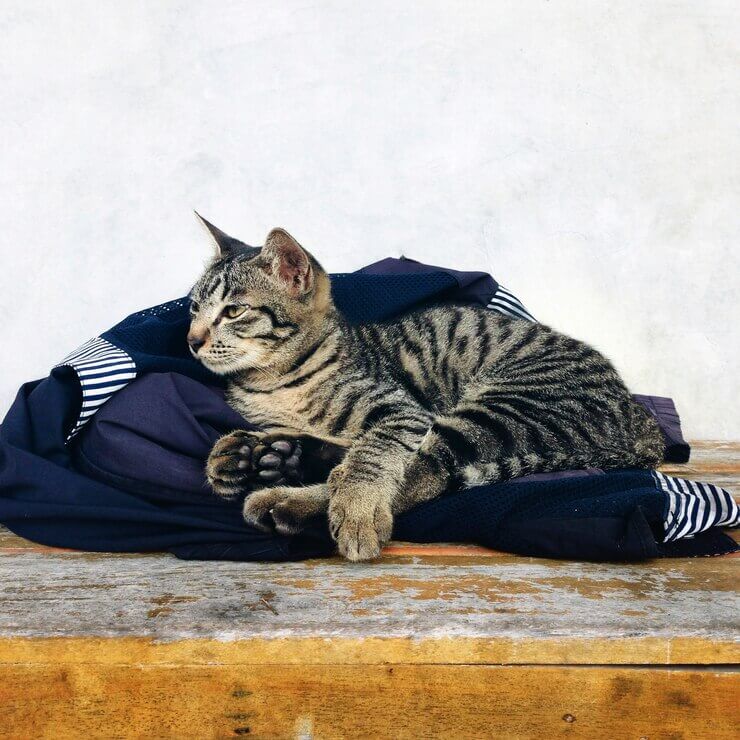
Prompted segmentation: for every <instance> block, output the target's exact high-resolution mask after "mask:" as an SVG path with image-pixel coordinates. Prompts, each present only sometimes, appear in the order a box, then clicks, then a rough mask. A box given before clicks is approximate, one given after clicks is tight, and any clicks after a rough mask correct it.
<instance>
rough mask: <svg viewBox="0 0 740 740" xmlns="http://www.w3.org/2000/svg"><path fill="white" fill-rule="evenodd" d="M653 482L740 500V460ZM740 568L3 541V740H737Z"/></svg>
mask: <svg viewBox="0 0 740 740" xmlns="http://www.w3.org/2000/svg"><path fill="white" fill-rule="evenodd" d="M694 449H695V453H694V456H693V459H692V463H691V464H690V465H687V466H670V467H666V468H665V470H667V471H669V472H674V473H677V474H682V475H685V476H686V477H695V478H697V479H702V480H710V481H713V482H717V483H719V484H721V485H723V486H725V487H727V488H729V489H731V490H734V492H735V493H736V494H737V493H740V445H738V444H730V443H708V442H704V443H695V446H694ZM739 563H740V560H738V559H737V558H735V557H732V556H728V557H719V558H699V559H685V560H660V561H653V562H650V563H645V564H641V565H609V564H589V563H566V562H558V561H551V560H540V559H535V558H522V557H514V556H509V555H503V554H501V553H496V552H493V551H490V550H485V549H483V548H476V547H468V546H456V545H449V546H439V545H437V546H419V545H405V544H402V543H394V544H393V545H392V546H390V547H388V548H387V549H386V551H385V553H384V556H383V558H382V560H381V561H380V562H379V563H374V564H350V563H346V562H343V561H340V560H338V559H328V560H315V561H309V562H305V563H286V564H278V565H268V564H258V563H252V564H249V563H244V564H240V563H227V562H219V563H210V562H185V561H180V560H177V559H175V558H174V557H170V556H167V555H102V554H89V553H78V552H70V551H62V550H55V549H51V548H45V547H41V546H39V545H34V544H32V543H29V542H26V541H24V540H21V539H19V538H17V537H14V536H13V535H11V534H10V533H8V532H3V533H0V593H1V594H2V597H1V600H0V736H2V737H13V738H31V737H54V738H61V737H90V736H92V737H104V738H117V737H141V738H157V737H178V738H179V737H183V738H184V737H196V738H210V737H238V736H250V737H300V738H311V737H316V738H327V737H348V736H352V737H356V736H362V737H394V738H398V737H404V738H405V737H408V738H429V737H454V738H460V737H480V738H490V737H502V738H519V737H522V738H531V737H543V738H551V737H559V736H568V737H581V738H596V737H609V738H634V739H635V740H638V738H649V740H656V738H682V737H685V738H712V739H716V738H733V739H734V738H737V737H738V736H740V679H739V677H738V674H737V673H736V672H735V666H736V664H737V663H738V657H739V655H740V649H739V648H738V636H739V635H740V618H739V612H738V604H739V600H738V592H737V574H738V564H739Z"/></svg>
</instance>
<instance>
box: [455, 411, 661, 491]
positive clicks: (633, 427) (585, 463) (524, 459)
mask: <svg viewBox="0 0 740 740" xmlns="http://www.w3.org/2000/svg"><path fill="white" fill-rule="evenodd" d="M630 404H631V406H630V407H629V408H628V409H626V411H627V413H629V415H630V416H629V422H628V430H629V435H630V439H631V440H632V444H631V445H629V444H627V445H624V446H623V447H622V448H621V449H616V448H615V449H611V448H600V449H591V450H588V451H584V452H581V451H579V450H573V451H568V452H546V453H530V454H526V455H516V456H508V457H502V458H500V459H499V460H496V461H493V462H488V463H483V462H476V463H472V464H470V465H466V466H465V467H464V468H463V469H462V470H461V471H460V475H459V480H460V483H461V484H462V486H463V487H465V488H470V487H472V486H480V485H484V484H486V483H499V482H502V481H506V480H510V479H511V478H521V477H523V476H525V475H532V474H534V473H553V472H556V471H561V470H583V469H586V468H599V469H602V470H619V469H622V468H642V469H645V468H654V467H656V466H657V465H659V464H660V463H662V462H663V460H664V457H665V442H664V440H663V434H662V432H661V431H660V427H659V426H658V422H657V421H656V420H655V418H654V417H653V416H652V415H651V414H650V412H649V411H647V410H646V409H645V408H644V407H642V406H640V405H639V404H638V403H636V402H634V401H632V400H631V399H630Z"/></svg>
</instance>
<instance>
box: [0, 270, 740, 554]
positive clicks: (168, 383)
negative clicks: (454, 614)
mask: <svg viewBox="0 0 740 740" xmlns="http://www.w3.org/2000/svg"><path fill="white" fill-rule="evenodd" d="M394 262H396V263H398V264H397V268H398V269H397V271H395V272H394V273H393V274H391V275H384V274H380V273H374V272H373V270H372V267H371V268H370V269H369V272H368V271H366V272H361V273H358V274H352V275H338V276H333V289H334V295H335V300H336V301H337V305H338V306H339V308H340V310H342V311H344V312H345V314H346V315H347V316H348V317H350V319H351V320H353V321H363V320H378V319H383V318H390V317H391V316H394V315H396V314H398V313H401V312H403V311H405V310H408V309H410V308H414V307H417V306H420V305H425V304H427V303H432V302H438V301H444V300H451V301H463V300H465V301H474V302H477V303H479V304H480V305H489V303H490V301H491V298H492V296H494V295H495V294H497V292H498V288H499V286H498V285H497V283H495V281H493V279H492V278H490V277H489V276H487V275H485V274H482V273H454V272H452V271H445V270H441V269H436V268H428V267H427V268H425V271H421V272H419V267H418V266H416V263H410V264H403V261H398V260H396V261H394ZM379 264H380V265H384V267H382V269H387V268H388V264H387V261H384V263H379ZM411 265H414V267H413V268H411ZM422 267H424V266H422ZM381 271H382V270H381ZM507 295H508V294H507ZM187 326H188V311H187V301H186V300H185V299H179V300H177V301H173V302H171V303H169V304H164V305H163V306H158V307H155V308H153V309H147V310H145V311H142V312H138V313H137V314H133V315H132V316H130V317H128V318H127V319H126V320H124V321H123V322H121V323H120V324H118V325H116V326H115V327H113V328H112V329H111V330H109V331H108V332H105V334H103V335H102V337H103V339H104V340H107V342H109V343H110V345H111V346H113V347H114V348H117V351H120V352H121V353H123V354H124V355H125V357H128V358H131V362H132V363H133V364H134V365H135V373H134V374H135V375H137V376H138V380H136V381H135V382H133V383H128V382H125V383H123V384H122V385H123V386H125V387H123V388H122V389H121V390H120V391H117V392H116V394H115V395H113V396H112V397H111V398H110V400H107V401H106V403H104V404H102V405H100V406H99V407H98V406H94V404H95V403H96V401H95V399H94V397H93V400H87V401H85V400H83V396H82V393H81V390H80V381H81V377H80V376H79V375H78V373H76V372H75V371H74V370H73V369H72V368H71V367H59V368H56V369H55V370H53V371H52V373H51V375H50V376H49V377H48V378H46V379H44V380H41V381H35V382H31V383H27V384H25V385H24V386H23V387H22V388H21V389H20V391H19V393H18V396H17V398H16V400H15V402H14V404H13V406H12V407H11V409H10V411H9V412H8V415H7V416H6V418H5V420H4V421H3V423H2V425H1V426H0V522H2V523H3V524H5V525H6V526H8V527H9V528H10V529H11V530H12V531H14V532H16V533H17V534H19V535H21V536H24V537H27V538H29V539H32V540H35V541H37V542H41V543H44V544H47V545H53V546H59V547H70V548H76V549H84V550H93V551H107V552H136V551H159V550H165V551H169V552H172V553H174V554H176V555H177V556H179V557H187V558H202V559H211V558H219V559H234V560H286V559H300V558H305V557H313V556H320V555H326V554H329V553H331V552H332V551H333V543H332V542H331V539H330V537H329V535H328V532H327V526H326V521H325V519H324V518H322V517H319V518H317V520H316V521H314V522H313V523H312V526H310V527H309V528H308V529H307V531H306V532H304V533H302V534H301V535H298V536H295V537H282V536H279V535H271V534H265V533H263V532H260V531H258V530H255V529H253V528H251V527H248V526H247V525H246V524H245V523H244V521H243V520H242V518H241V514H240V510H239V504H238V503H226V502H223V501H221V500H219V499H217V498H215V497H214V496H213V495H212V494H211V493H210V492H209V491H208V490H207V489H205V487H204V485H203V478H202V465H203V461H204V459H205V456H206V455H207V454H208V451H209V450H210V447H211V445H212V444H213V441H215V439H216V438H217V437H218V436H219V435H220V434H221V433H223V432H225V431H230V430H231V429H233V428H235V427H243V426H245V421H244V420H243V419H241V418H240V417H239V416H238V415H237V414H236V413H235V412H234V411H233V410H231V409H230V408H229V407H228V406H227V405H226V404H225V403H224V401H223V397H222V395H221V393H220V391H219V388H218V385H219V384H220V382H221V381H220V379H218V378H216V377H214V376H212V375H211V374H210V373H208V372H207V371H206V370H205V369H204V368H203V367H202V366H201V365H199V364H198V363H196V362H195V361H193V360H192V359H191V358H190V357H189V356H188V355H187V353H186V344H185V334H186V332H187ZM108 362H109V364H113V363H116V362H119V357H118V355H115V356H114V357H113V359H110V360H108ZM82 364H83V365H84V363H82ZM114 366H115V365H114ZM93 380H95V377H93ZM92 385H93V386H94V385H95V383H93V384H92ZM88 390H89V389H88ZM86 398H90V396H89V395H88V396H86ZM86 403H87V404H93V406H91V407H90V411H89V412H84V411H83V413H89V415H88V416H87V417H86V421H87V422H89V423H87V424H86V426H84V427H83V426H79V419H80V417H81V411H80V409H81V406H82V407H83V408H84V406H85V404H86ZM671 408H672V407H671ZM76 427H77V428H79V429H81V430H82V431H81V432H80V434H79V435H78V436H77V437H75V438H74V439H73V440H72V441H71V442H70V441H69V433H70V430H71V429H73V428H76ZM679 432H680V430H679ZM679 436H680V434H679ZM687 495H688V494H687ZM676 500H679V499H676ZM668 501H669V498H668V496H667V494H666V493H665V491H664V490H663V489H662V488H661V486H660V485H659V484H658V482H657V479H656V477H655V476H654V475H653V474H652V473H651V472H649V471H621V472H611V473H602V474H594V475H587V476H583V477H580V478H576V479H574V478H571V477H568V476H564V477H560V478H556V479H548V480H537V479H535V480H528V481H523V482H522V481H520V482H511V483H506V484H498V485H495V486H481V487H478V488H475V489H471V490H468V491H464V492H460V493H453V494H449V495H446V496H443V497H440V498H439V499H436V500H434V501H430V502H428V503H425V504H423V505H421V506H419V507H416V508H415V509H413V510H412V511H409V512H407V513H405V514H403V515H401V516H399V517H398V518H397V521H396V524H395V528H394V537H395V538H397V539H403V540H408V541H416V542H449V541H459V542H473V543H478V544H481V545H487V546H490V547H495V548H498V549H503V550H508V551H510V552H515V553H519V554H523V555H535V556H538V555H539V556H548V557H568V558H579V559H594V560H637V559H643V558H648V557H656V556H661V555H674V554H720V553H723V552H729V551H732V550H734V549H735V545H734V543H733V542H732V540H730V539H729V538H728V537H726V536H725V535H723V534H722V533H721V532H719V531H718V530H716V529H709V530H707V531H703V532H697V534H696V535H695V536H694V537H693V538H692V539H690V540H687V539H682V540H677V541H675V542H669V543H663V542H662V541H661V540H662V537H663V535H664V523H665V517H666V511H667V505H668ZM681 505H683V504H681Z"/></svg>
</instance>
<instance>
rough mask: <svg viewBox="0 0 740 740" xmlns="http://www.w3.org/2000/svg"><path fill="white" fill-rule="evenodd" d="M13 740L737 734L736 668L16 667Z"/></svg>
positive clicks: (4, 703)
mask: <svg viewBox="0 0 740 740" xmlns="http://www.w3.org/2000/svg"><path fill="white" fill-rule="evenodd" d="M2 678H3V680H2V682H0V726H1V727H2V728H3V733H4V735H5V736H6V737H29V736H33V737H41V738H79V737H105V738H117V737H140V738H160V737H198V738H223V737H239V736H253V737H260V738H272V737H280V738H285V737H297V738H312V737H317V738H342V737H373V738H419V737H425V738H438V737H449V738H458V737H464V738H532V737H543V738H549V737H558V736H561V735H563V736H568V737H574V738H595V737H619V738H622V737H624V738H627V737H629V738H635V739H637V738H650V739H651V740H656V739H657V738H677V737H703V738H713V740H723V739H724V738H727V739H728V740H729V739H732V740H734V738H736V737H737V731H738V722H740V715H739V712H738V707H740V682H739V680H738V675H737V674H733V673H726V672H721V671H712V670H707V671H700V670H691V669H679V670H676V669H669V670H662V671H656V670H644V669H638V668H632V669H625V668H561V667H552V668H546V667H526V668H525V667H497V666H423V665H421V666H407V665H395V666H372V667H367V666H362V667H360V666H312V667H304V666H250V667H248V668H247V667H234V666H227V667H224V666H219V667H213V666H157V667H148V666H147V667H142V666H137V667H120V666H97V665H79V666H56V667H55V666H33V665H31V666H29V665H16V666H9V667H6V668H5V669H4V670H3V675H2Z"/></svg>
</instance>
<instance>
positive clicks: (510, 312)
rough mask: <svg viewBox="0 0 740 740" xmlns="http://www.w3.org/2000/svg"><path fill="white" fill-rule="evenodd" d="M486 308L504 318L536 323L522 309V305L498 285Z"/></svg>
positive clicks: (530, 315) (532, 317) (525, 310)
mask: <svg viewBox="0 0 740 740" xmlns="http://www.w3.org/2000/svg"><path fill="white" fill-rule="evenodd" d="M488 308H490V309H491V310H493V311H498V312H499V313H502V314H504V315H505V316H511V317H512V318H514V319H525V320H526V321H533V322H536V319H535V318H534V316H532V314H531V313H529V311H527V309H526V308H525V307H524V304H523V303H522V302H521V301H520V300H519V299H518V298H517V297H516V296H515V295H514V294H513V293H512V292H511V291H510V290H507V289H506V288H504V286H503V285H499V286H497V288H496V292H495V293H494V294H493V296H492V298H491V300H490V301H489V302H488Z"/></svg>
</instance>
